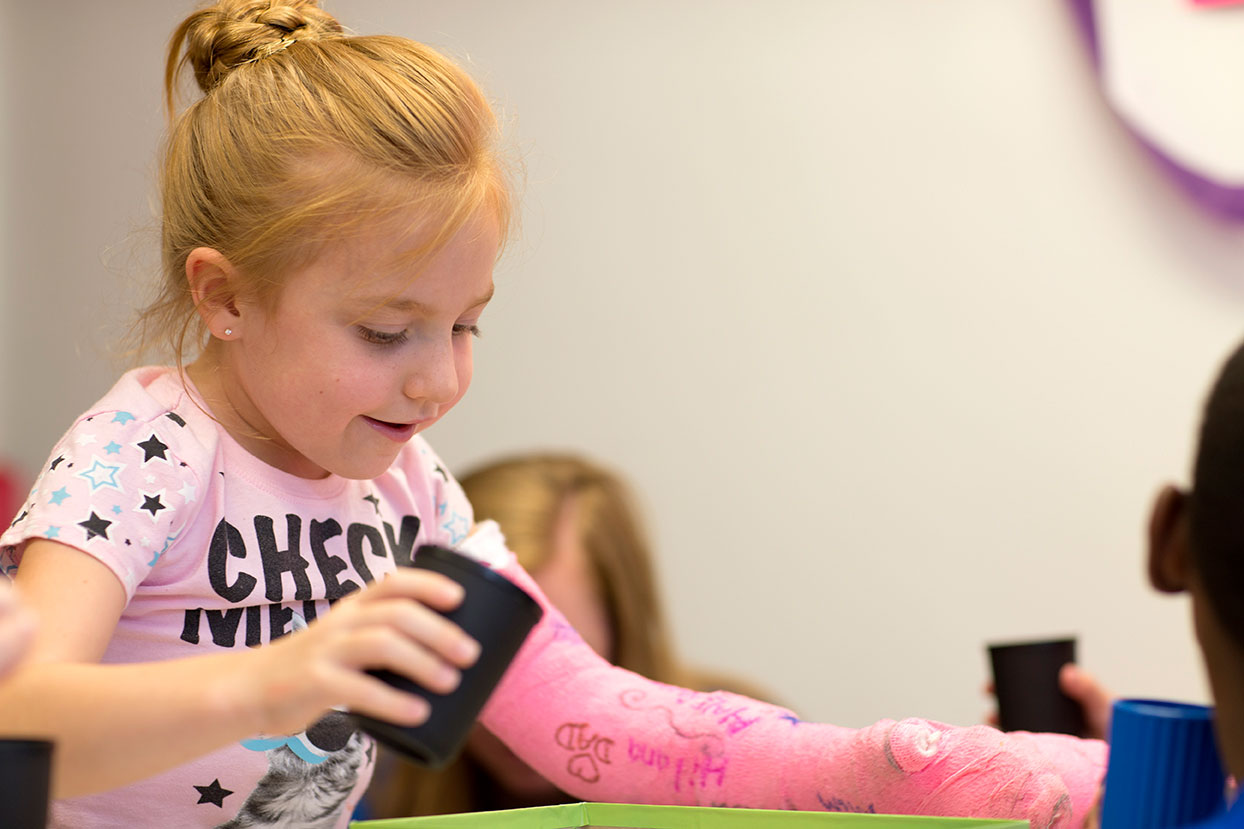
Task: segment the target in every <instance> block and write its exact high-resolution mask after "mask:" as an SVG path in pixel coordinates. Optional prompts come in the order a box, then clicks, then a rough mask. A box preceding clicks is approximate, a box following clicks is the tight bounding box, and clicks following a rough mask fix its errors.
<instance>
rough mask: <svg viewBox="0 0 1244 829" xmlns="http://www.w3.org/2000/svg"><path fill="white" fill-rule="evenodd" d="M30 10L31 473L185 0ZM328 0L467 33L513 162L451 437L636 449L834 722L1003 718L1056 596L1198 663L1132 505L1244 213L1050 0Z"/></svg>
mask: <svg viewBox="0 0 1244 829" xmlns="http://www.w3.org/2000/svg"><path fill="white" fill-rule="evenodd" d="M11 5H12V8H9V9H7V10H6V13H7V15H8V17H9V18H12V19H15V20H16V22H17V24H18V25H19V26H20V32H21V35H20V37H19V38H18V41H19V43H18V52H19V57H21V58H23V59H26V60H34V59H35V56H36V55H38V54H46V50H48V49H49V48H52V47H53V46H54V47H55V50H56V52H57V54H59V55H60V56H62V57H76V62H74V63H71V64H70V65H68V66H66V67H64V68H58V66H57V65H56V64H52V65H51V66H50V67H49V69H48V71H46V72H37V73H29V74H28V75H27V76H26V78H27V81H28V83H26V84H24V85H23V87H22V88H21V90H20V92H19V93H18V96H17V98H16V100H15V101H14V102H13V107H14V109H15V111H16V113H17V114H18V116H19V119H18V124H17V130H16V132H15V134H14V137H13V139H12V142H11V147H12V148H13V151H14V152H16V153H19V156H20V165H19V167H18V169H17V181H16V182H15V183H14V184H12V185H10V186H9V187H8V190H7V193H6V194H7V195H8V196H10V197H14V196H16V197H17V200H18V202H19V210H18V214H19V216H18V218H19V221H18V223H17V226H16V229H17V235H16V236H15V237H14V238H15V239H16V240H17V246H16V248H17V249H16V251H15V256H13V257H10V259H11V261H15V262H16V263H17V266H16V267H15V268H14V270H13V271H12V272H11V273H9V274H6V284H7V286H8V288H9V290H10V292H11V293H10V296H11V297H12V300H11V302H13V309H14V310H15V311H17V312H18V313H16V314H15V315H14V319H13V322H12V325H11V326H9V327H8V328H6V329H5V331H4V332H3V334H0V337H2V338H3V339H0V344H2V345H3V354H4V358H5V361H6V363H5V371H7V372H8V374H9V376H11V377H15V378H17V385H16V387H12V386H11V387H9V388H10V391H9V392H6V394H5V399H4V407H5V410H4V417H3V419H0V425H3V426H4V428H5V430H6V431H5V432H4V433H3V444H2V445H3V446H4V448H5V450H6V451H7V452H9V453H10V454H12V455H15V456H16V457H18V458H20V459H21V460H22V461H23V462H24V463H27V464H28V465H29V466H30V467H31V468H33V467H34V466H35V465H36V464H38V463H39V462H40V461H41V460H42V458H43V455H44V453H45V452H46V450H47V448H48V447H49V446H50V443H51V441H52V440H53V439H54V438H55V437H56V435H57V434H58V433H59V432H60V430H62V429H63V428H64V426H65V424H66V423H67V422H68V420H69V419H70V418H71V417H72V416H73V414H75V413H76V411H77V410H78V409H80V408H81V407H82V406H85V405H86V404H88V403H89V402H90V401H91V400H92V399H93V398H94V397H96V396H97V395H98V394H99V393H100V392H101V391H102V390H103V388H104V387H105V386H106V385H107V375H110V374H111V373H112V369H111V368H102V367H101V360H102V358H101V357H100V356H99V355H98V354H97V353H96V351H97V349H98V348H99V347H100V344H101V343H102V342H104V341H105V340H104V336H105V335H106V334H108V333H110V332H113V331H115V329H116V327H117V325H118V321H119V320H121V319H122V318H123V317H122V315H121V313H120V312H121V309H122V308H123V306H124V302H123V301H122V299H121V296H122V293H121V292H122V290H123V289H124V279H123V278H122V277H121V276H119V275H117V274H116V273H114V272H110V270H109V269H108V268H106V267H104V266H102V265H101V263H100V258H101V252H102V251H104V250H105V249H107V248H108V247H109V246H110V245H114V244H116V243H121V242H124V241H125V240H126V235H127V234H128V233H129V231H130V230H131V228H133V227H135V226H138V225H141V224H142V223H143V222H144V221H146V220H147V216H148V214H147V213H146V212H145V211H146V201H147V193H148V191H149V187H150V179H149V177H146V176H147V172H148V168H149V166H150V155H151V152H152V151H153V148H154V147H155V143H156V139H157V136H158V131H159V129H160V114H159V110H158V107H159V97H158V81H159V75H160V68H161V67H160V59H161V48H162V46H163V43H164V41H165V39H166V37H167V35H168V33H169V32H170V31H171V30H172V28H173V26H174V25H175V24H176V22H177V20H178V19H179V16H180V14H181V13H182V12H184V11H185V10H187V9H188V8H189V7H190V6H189V5H188V4H182V3H174V4H170V3H168V2H167V0H130V1H129V2H128V3H126V4H122V6H121V7H118V6H117V5H115V4H94V3H81V4H79V5H80V7H81V8H80V12H81V14H78V15H74V16H68V17H67V16H65V15H63V14H62V12H61V11H60V10H58V9H57V8H55V7H54V5H49V4H17V3H16V2H13V3H11ZM183 7H184V8H183ZM118 8H122V9H123V10H124V13H119V12H118ZM329 9H330V10H331V11H334V12H335V13H337V14H338V15H339V16H340V17H341V19H342V20H343V21H344V22H345V23H346V24H347V25H349V26H351V27H353V28H354V29H356V30H358V31H362V32H376V31H387V32H395V33H400V34H405V35H409V36H413V37H416V38H419V39H422V40H425V41H428V42H430V43H432V44H434V45H437V46H440V47H443V48H445V49H446V50H447V51H449V52H450V53H451V54H454V55H455V56H457V57H459V58H460V59H463V60H464V61H466V62H467V63H468V64H469V66H470V67H471V69H472V70H473V71H474V72H475V73H476V75H477V76H478V77H479V78H480V80H481V81H482V82H483V84H484V85H485V87H486V88H487V89H488V91H489V92H490V94H491V95H492V96H493V97H495V98H496V99H497V100H498V101H499V102H500V103H501V106H502V109H503V110H504V114H505V117H506V118H507V121H508V123H509V124H510V130H511V133H512V136H513V140H514V142H515V145H516V146H517V147H518V149H519V151H520V153H521V154H522V156H523V158H524V159H525V165H526V181H525V185H524V214H523V220H524V231H523V234H522V236H521V238H520V239H519V240H518V242H517V243H516V244H515V245H514V247H513V249H512V251H511V252H510V254H509V255H508V257H507V259H506V260H505V262H504V263H503V266H502V268H501V269H500V272H499V274H498V288H499V293H498V298H497V300H496V301H495V305H494V307H493V308H491V309H490V310H489V312H488V314H487V315H486V316H485V319H484V338H483V339H482V341H481V342H480V343H479V344H478V350H477V374H476V385H475V387H474V388H473V390H472V392H471V395H470V396H469V397H468V398H467V400H466V401H465V402H464V403H463V404H462V405H461V408H460V411H459V412H457V413H456V414H455V415H454V416H452V417H451V418H450V419H448V420H447V421H445V422H444V423H442V424H440V425H438V426H437V427H436V429H435V430H434V431H433V432H432V434H431V438H432V440H433V442H434V444H435V445H436V446H437V447H438V448H439V449H440V451H441V452H442V454H444V455H445V456H446V458H447V459H448V460H449V461H450V462H451V463H452V464H453V465H454V466H455V467H458V468H465V467H466V466H467V465H469V464H471V463H473V462H476V461H479V460H483V459H486V458H489V457H491V456H493V455H494V454H496V453H498V452H508V451H514V450H522V449H527V448H531V447H568V448H576V449H581V450H584V451H586V452H588V453H590V454H592V455H594V456H596V457H598V458H601V459H603V460H605V461H607V462H609V463H612V464H613V465H615V466H616V467H618V468H620V469H621V470H622V471H623V472H624V473H626V474H627V475H628V476H629V477H630V479H631V480H632V481H633V482H634V483H635V484H636V485H637V486H638V487H639V488H640V489H641V491H642V497H643V502H644V506H645V507H646V510H647V515H648V518H649V519H650V524H651V527H652V529H653V531H654V533H655V535H656V538H657V540H658V547H659V552H660V556H661V560H660V570H661V574H662V576H663V578H664V584H665V588H666V595H667V598H668V600H669V603H670V605H671V609H672V613H673V617H674V622H675V625H676V629H677V635H678V643H679V646H680V648H681V650H682V651H683V653H684V654H686V655H688V656H689V657H692V658H694V659H695V660H696V661H698V662H701V663H706V664H711V665H714V666H717V667H728V668H733V669H736V670H737V671H739V672H741V673H745V674H748V675H750V676H752V677H753V678H756V679H758V680H760V681H762V682H763V683H765V684H767V685H769V686H770V687H771V688H773V689H774V690H775V691H776V692H777V694H779V695H780V696H781V697H782V698H783V699H784V700H785V701H787V702H788V703H789V704H790V705H792V706H793V707H795V708H796V709H797V710H798V711H800V712H801V714H802V715H803V716H805V717H809V718H816V719H828V720H833V721H836V722H839V723H842V724H845V725H862V724H865V723H867V722H870V721H872V720H874V719H877V718H879V717H885V716H899V717H901V716H907V715H922V716H929V717H934V718H937V719H941V720H945V721H949V722H956V723H970V722H976V721H979V720H980V718H981V717H982V716H983V715H984V713H985V711H986V709H987V707H988V703H987V701H986V700H985V699H984V698H983V697H982V696H981V695H980V693H979V688H980V686H981V685H982V684H983V682H984V680H985V676H986V669H985V661H984V656H983V650H982V647H983V643H984V642H985V641H986V640H990V639H1009V638H1018V637H1028V636H1042V635H1046V634H1056V633H1062V632H1068V631H1070V632H1076V633H1078V634H1079V636H1080V639H1081V645H1082V656H1083V659H1084V661H1085V662H1086V663H1087V664H1088V665H1089V666H1090V667H1091V668H1092V669H1094V670H1095V671H1097V672H1098V673H1099V674H1101V675H1102V677H1103V678H1104V679H1105V680H1106V681H1107V682H1108V683H1109V684H1110V685H1111V686H1113V687H1114V688H1115V689H1116V690H1118V691H1119V692H1121V693H1127V694H1134V695H1153V696H1165V697H1177V698H1186V699H1204V698H1205V695H1206V692H1205V687H1204V683H1203V680H1202V678H1201V674H1200V670H1199V667H1198V662H1197V658H1196V651H1195V647H1194V644H1193V640H1192V635H1191V631H1190V627H1189V624H1188V622H1187V619H1186V616H1187V608H1186V605H1185V603H1184V601H1183V600H1182V599H1169V598H1160V597H1157V596H1155V595H1153V594H1152V593H1151V592H1150V591H1149V590H1148V588H1147V587H1146V585H1145V584H1144V581H1143V578H1142V568H1141V559H1140V556H1141V542H1142V527H1143V522H1144V520H1145V517H1146V511H1147V508H1148V502H1149V498H1150V496H1151V494H1152V493H1153V491H1154V489H1155V488H1156V487H1157V486H1158V485H1159V484H1160V483H1161V482H1162V481H1165V480H1167V479H1176V480H1184V479H1185V478H1186V473H1187V468H1188V459H1189V452H1190V448H1191V445H1192V439H1193V430H1194V426H1195V423H1196V419H1197V409H1198V407H1199V405H1200V402H1201V398H1202V395H1203V393H1204V390H1205V387H1206V384H1207V383H1208V381H1209V379H1210V377H1211V376H1212V374H1213V372H1214V370H1215V368H1216V366H1217V363H1218V361H1219V360H1220V359H1221V358H1222V357H1223V356H1224V355H1225V353H1226V352H1227V350H1228V349H1229V348H1230V346H1231V345H1232V344H1233V343H1234V342H1235V340H1236V339H1237V338H1238V337H1239V335H1240V333H1241V330H1242V329H1244V326H1242V325H1241V311H1242V310H1244V290H1242V288H1241V286H1242V285H1244V281H1242V280H1244V273H1241V270H1242V269H1244V257H1241V255H1240V254H1241V246H1242V244H1244V242H1242V240H1244V234H1242V233H1241V231H1238V230H1236V229H1234V228H1230V227H1224V226H1221V225H1218V224H1216V223H1215V222H1214V221H1213V220H1211V219H1209V218H1207V217H1206V216H1205V215H1203V214H1202V213H1201V212H1199V211H1198V209H1197V208H1195V207H1194V206H1193V205H1191V204H1190V203H1189V202H1187V201H1186V200H1185V199H1184V198H1183V196H1182V195H1181V194H1180V193H1178V192H1177V191H1175V190H1174V189H1173V187H1172V186H1171V185H1170V184H1169V182H1168V181H1167V180H1166V179H1165V178H1163V176H1162V175H1161V174H1160V172H1158V171H1157V170H1155V169H1154V168H1153V167H1152V166H1151V165H1150V164H1149V163H1148V160H1147V159H1146V157H1145V156H1144V154H1143V153H1142V151H1140V150H1139V149H1138V147H1137V146H1136V144H1135V143H1134V141H1132V140H1131V138H1130V137H1129V136H1128V135H1127V134H1126V132H1125V131H1124V130H1123V129H1122V128H1121V127H1120V126H1119V124H1118V123H1116V122H1115V121H1114V120H1113V119H1112V118H1111V116H1110V115H1109V113H1108V112H1107V110H1106V108H1105V106H1104V103H1103V101H1102V100H1101V98H1100V96H1099V95H1098V93H1097V92H1096V90H1095V88H1094V85H1093V78H1092V73H1091V71H1090V68H1089V66H1088V63H1087V60H1086V59H1085V57H1084V55H1083V54H1082V49H1081V44H1080V43H1079V41H1078V40H1077V33H1076V32H1075V31H1074V29H1073V27H1072V23H1071V20H1070V19H1069V17H1068V16H1067V14H1066V11H1065V5H1064V4H1062V3H1050V2H1048V1H1047V0H1013V2H1010V3H997V2H991V1H990V0H944V2H941V3H936V4H931V3H925V2H921V0H834V2H826V1H825V0H773V1H772V2H768V3H764V4H759V3H752V2H746V0H696V1H695V2H691V1H690V0H684V1H683V2H677V3H670V2H657V0H630V1H629V2H626V3H620V2H613V3H607V2H598V3H581V2H571V0H529V2H524V3H504V4H503V3H494V2H484V0H453V2H448V0H446V1H444V2H432V1H431V0H429V1H428V2H421V3H418V4H414V3H409V2H405V1H404V0H349V2H347V0H339V2H335V3H330V4H329ZM66 21H70V22H66ZM136 249H137V250H139V251H142V250H143V248H142V247H141V246H139V247H138V248H136ZM145 255H146V254H143V253H138V254H135V256H136V257H138V261H137V264H134V265H133V266H132V267H131V263H130V262H127V261H121V262H120V263H119V265H117V266H116V267H115V268H114V270H116V269H120V270H121V271H122V272H125V271H126V269H127V268H128V270H130V271H139V270H141V265H142V262H143V261H144V260H143V258H142V257H143V256H145ZM110 261H113V262H116V257H112V259H111V260H110ZM145 261H150V257H149V256H148V257H147V259H146V260H145ZM15 388H20V389H21V390H22V391H21V392H20V393H18V392H16V391H15V390H14V389H15Z"/></svg>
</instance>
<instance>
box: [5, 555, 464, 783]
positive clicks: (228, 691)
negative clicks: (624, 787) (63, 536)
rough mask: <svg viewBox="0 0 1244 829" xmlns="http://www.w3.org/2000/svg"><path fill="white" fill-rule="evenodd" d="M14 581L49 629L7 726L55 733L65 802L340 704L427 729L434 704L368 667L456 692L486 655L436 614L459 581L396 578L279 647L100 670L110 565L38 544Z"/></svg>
mask: <svg viewBox="0 0 1244 829" xmlns="http://www.w3.org/2000/svg"><path fill="white" fill-rule="evenodd" d="M15 581H16V583H17V585H18V587H19V589H20V590H21V594H22V598H23V601H24V602H25V603H26V604H27V606H29V607H30V608H32V609H33V610H34V611H35V612H36V613H37V614H38V616H39V619H40V626H39V630H38V633H37V635H36V638H35V642H34V645H33V650H32V653H31V655H30V658H29V659H28V660H27V662H26V663H25V664H23V665H22V666H21V667H20V668H19V669H18V671H17V672H16V673H15V674H14V675H13V676H12V677H10V678H9V679H8V680H7V681H6V682H4V683H0V733H5V734H8V735H13V736H23V735H25V736H38V737H50V738H51V739H53V740H54V741H55V743H56V751H55V768H54V770H53V784H54V787H55V791H54V793H53V796H54V797H58V798H59V797H68V796H74V795H80V794H87V793H90V792H94V791H100V790H104V789H109V788H113V787H116V786H120V785H123V784H126V783H129V782H133V781H135V780H138V779H141V778H144V777H147V776H150V775H152V774H155V773H157V772H160V771H163V770H165V769H168V768H170V767H172V766H174V765H176V764H178V763H181V762H184V761H187V760H190V759H192V758H194V757H197V756H200V755H202V754H205V753H207V752H209V751H212V750H214V749H216V748H218V747H220V746H222V745H226V744H228V743H230V742H234V741H236V740H239V739H242V738H245V737H247V736H252V735H255V734H291V733H296V732H298V731H300V730H302V729H303V728H305V726H306V725H307V724H308V723H309V722H312V721H314V720H315V719H316V718H317V717H318V716H320V715H321V714H322V713H323V712H324V711H326V710H327V709H329V708H332V707H336V706H341V707H346V708H349V709H351V710H355V711H359V712H360V713H366V714H369V715H371V716H374V717H379V718H384V719H389V720H392V721H395V722H399V723H403V724H417V723H419V722H422V721H423V720H424V719H425V718H426V716H427V710H428V707H427V703H426V702H425V701H424V700H422V699H420V698H418V697H415V696H412V695H409V694H405V693H402V692H399V691H396V690H394V689H392V688H390V687H389V686H388V685H386V684H385V683H383V682H381V681H380V680H377V679H375V678H373V677H371V676H369V675H367V674H366V673H364V671H365V669H368V668H388V669H390V670H393V671H397V672H400V673H403V674H406V675H408V676H410V677H411V678H412V679H414V680H415V681H416V682H419V683H421V684H422V685H424V686H425V687H428V688H429V689H432V690H439V691H447V690H450V689H451V688H452V687H453V686H454V685H456V683H457V679H458V675H457V671H456V669H454V668H452V667H451V665H450V664H449V663H451V662H452V663H454V664H456V665H457V666H459V667H466V666H467V665H469V664H471V662H473V661H474V652H475V650H477V646H475V643H474V642H473V641H472V640H470V639H469V637H467V636H466V634H464V633H462V631H461V630H459V629H458V628H457V627H456V626H454V625H452V624H450V623H449V622H448V621H447V620H445V619H444V617H442V616H440V615H439V614H437V613H435V612H433V611H432V610H430V609H429V608H430V607H434V608H439V609H442V610H449V609H452V608H453V607H455V606H457V604H458V603H459V602H460V601H461V588H460V587H459V586H458V585H456V584H454V583H453V582H451V581H449V580H448V579H445V578H443V577H441V576H439V575H438V574H435V573H429V572H427V571H418V570H403V571H400V572H398V573H394V574H392V575H390V576H389V577H388V578H386V579H384V580H383V581H381V582H378V583H376V584H374V585H372V586H370V587H368V588H365V589H364V590H361V591H359V592H357V593H355V594H353V595H351V596H348V597H346V598H344V599H342V600H341V601H339V602H337V604H336V605H334V607H333V609H332V611H331V612H329V613H327V614H325V615H324V616H322V617H320V618H319V619H317V620H315V621H314V622H312V623H311V625H310V626H308V628H307V629H306V630H303V631H299V632H297V633H292V634H289V635H288V636H285V637H282V638H281V639H279V640H276V641H275V642H273V643H271V644H269V645H265V646H262V647H259V648H254V649H246V650H240V651H230V652H226V653H221V654H213V655H208V656H197V657H190V658H186V659H179V660H170V661H164V662H151V663H142V664H127V665H101V664H98V660H99V659H100V657H101V656H102V654H103V653H104V650H105V648H106V647H107V645H108V642H109V639H110V638H111V636H112V632H113V629H114V628H115V626H116V624H117V620H118V619H119V618H120V615H121V613H122V611H123V610H124V607H125V601H126V600H125V592H124V590H123V588H122V586H121V583H120V582H119V581H118V580H117V578H116V577H115V576H114V575H113V573H112V572H111V571H110V570H109V569H108V568H106V567H105V566H104V565H103V564H101V563H100V562H98V561H97V560H95V559H94V558H92V557H91V556H89V555H86V554H85V553H83V552H81V551H79V550H76V549H74V548H71V547H68V546H65V545H62V544H58V543H56V542H53V541H46V540H36V541H32V542H30V544H29V545H28V546H27V548H26V550H25V551H24V554H23V557H22V562H21V565H20V567H19V568H18V570H17V574H16V578H15ZM410 599H414V600H415V601H410ZM425 605H426V606H425Z"/></svg>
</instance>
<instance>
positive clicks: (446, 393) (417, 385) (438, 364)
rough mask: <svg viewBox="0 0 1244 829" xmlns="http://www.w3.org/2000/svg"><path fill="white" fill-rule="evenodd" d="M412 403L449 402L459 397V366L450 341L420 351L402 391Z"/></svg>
mask: <svg viewBox="0 0 1244 829" xmlns="http://www.w3.org/2000/svg"><path fill="white" fill-rule="evenodd" d="M402 391H403V392H404V393H405V394H406V396H407V397H408V398H410V399H411V400H428V401H430V402H433V403H438V404H439V403H448V402H449V401H451V400H453V399H454V398H455V397H457V395H458V366H457V363H456V362H455V360H454V344H453V340H452V338H450V339H447V340H445V341H443V342H437V343H436V344H435V345H433V346H430V347H429V348H426V349H423V350H421V351H420V353H419V355H418V356H417V357H416V358H415V361H414V363H413V365H412V366H411V368H410V371H409V372H408V374H407V375H406V383H405V385H404V387H403V389H402Z"/></svg>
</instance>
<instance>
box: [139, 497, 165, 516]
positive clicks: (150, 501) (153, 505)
mask: <svg viewBox="0 0 1244 829" xmlns="http://www.w3.org/2000/svg"><path fill="white" fill-rule="evenodd" d="M142 496H143V505H142V506H141V507H139V509H145V510H147V512H149V513H151V517H152V518H155V514H156V513H157V512H159V511H160V510H162V509H166V507H165V506H164V505H163V504H161V503H160V496H159V495H148V494H147V493H145V492H144V493H142Z"/></svg>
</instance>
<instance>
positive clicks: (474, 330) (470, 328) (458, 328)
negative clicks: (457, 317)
mask: <svg viewBox="0 0 1244 829" xmlns="http://www.w3.org/2000/svg"><path fill="white" fill-rule="evenodd" d="M464 334H470V335H471V336H472V337H478V336H479V326H478V325H461V324H460V325H455V326H454V336H455V337H459V336H462V335H464Z"/></svg>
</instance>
